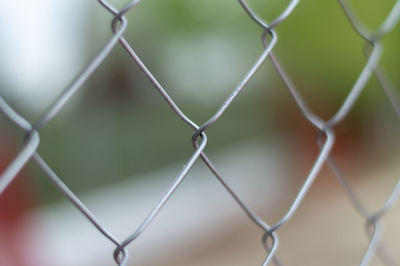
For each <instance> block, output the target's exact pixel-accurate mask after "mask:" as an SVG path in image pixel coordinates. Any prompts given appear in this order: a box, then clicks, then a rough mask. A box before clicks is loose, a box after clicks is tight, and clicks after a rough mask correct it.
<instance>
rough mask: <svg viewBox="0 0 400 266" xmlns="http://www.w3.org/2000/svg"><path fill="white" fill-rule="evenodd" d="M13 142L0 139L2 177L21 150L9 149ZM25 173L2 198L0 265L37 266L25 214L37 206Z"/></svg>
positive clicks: (20, 174) (0, 209) (0, 211)
mask: <svg viewBox="0 0 400 266" xmlns="http://www.w3.org/2000/svg"><path fill="white" fill-rule="evenodd" d="M9 139H10V138H7V137H5V136H4V135H0V173H2V172H3V171H4V170H5V168H6V167H7V166H8V165H9V163H10V162H11V161H12V160H13V156H15V155H16V154H17V153H18V150H17V149H15V148H12V147H10V145H9V144H8V142H7V140H9ZM30 181H31V180H30V179H29V176H28V173H27V171H26V170H22V171H21V172H20V173H19V174H18V176H17V177H16V178H15V179H14V180H13V182H12V183H11V184H10V185H9V187H8V188H7V189H6V190H5V191H4V192H3V193H2V194H1V195H0V265H1V266H33V265H38V264H36V263H35V259H34V258H33V257H32V256H31V254H32V252H31V251H30V241H29V239H28V238H29V236H28V235H27V234H26V233H27V230H26V225H25V224H24V214H25V213H26V212H27V211H28V210H30V209H31V208H32V207H33V206H34V205H35V202H36V201H35V199H34V198H35V197H34V191H33V186H31V185H30V184H29V182H30Z"/></svg>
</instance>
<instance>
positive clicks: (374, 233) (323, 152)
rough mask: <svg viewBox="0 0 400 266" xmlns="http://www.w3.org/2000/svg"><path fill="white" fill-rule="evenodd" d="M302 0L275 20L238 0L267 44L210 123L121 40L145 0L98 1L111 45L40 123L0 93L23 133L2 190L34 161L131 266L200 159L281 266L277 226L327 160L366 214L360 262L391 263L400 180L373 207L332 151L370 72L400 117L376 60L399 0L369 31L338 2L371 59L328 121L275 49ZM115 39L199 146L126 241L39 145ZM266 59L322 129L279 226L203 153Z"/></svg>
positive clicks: (0, 104)
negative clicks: (384, 230) (177, 98)
mask: <svg viewBox="0 0 400 266" xmlns="http://www.w3.org/2000/svg"><path fill="white" fill-rule="evenodd" d="M299 2H300V1H299V0H292V1H290V3H289V4H288V5H287V7H286V8H285V10H284V11H283V12H282V13H281V14H280V15H279V16H277V17H276V18H274V19H272V20H270V21H271V22H266V21H264V20H263V19H262V18H261V17H260V16H258V15H257V14H256V12H255V11H254V10H253V9H252V8H251V6H250V5H249V4H248V3H247V2H246V1H244V0H239V1H238V4H239V5H240V6H241V7H242V8H243V10H244V11H245V12H246V13H247V15H248V16H249V18H250V19H251V20H252V21H253V22H254V23H255V24H257V25H258V26H259V27H260V28H261V30H262V36H261V37H262V43H263V46H264V50H263V51H262V53H261V55H260V56H259V57H258V59H257V60H256V61H255V63H254V64H253V65H252V67H251V68H250V69H249V70H248V72H247V73H246V74H245V75H244V76H243V78H242V80H241V81H240V82H239V84H238V85H237V86H236V87H235V88H233V90H232V92H231V93H230V95H229V96H228V97H227V98H226V99H225V101H224V102H223V103H222V104H221V105H220V107H219V109H218V110H217V111H216V112H215V113H214V114H213V115H212V116H211V117H210V118H209V119H208V121H207V122H205V123H204V124H202V125H198V124H196V123H195V122H194V121H193V120H192V119H190V118H189V117H188V116H187V115H186V114H185V113H184V112H183V111H182V110H181V109H180V108H179V106H178V105H177V104H176V103H175V102H174V100H173V98H172V97H171V96H170V95H169V94H168V92H167V90H166V89H164V87H163V86H162V85H161V83H160V82H159V81H158V80H157V79H156V77H155V76H154V75H153V74H152V72H151V71H150V70H149V69H148V67H147V66H146V64H145V63H144V62H143V61H142V60H141V59H140V57H139V56H138V55H137V53H136V52H135V50H134V48H133V47H132V46H131V45H130V43H129V42H128V41H127V40H126V39H125V38H124V33H125V32H126V30H127V28H128V23H127V18H126V17H125V15H126V14H127V13H128V12H130V11H131V10H133V9H134V8H135V7H136V6H137V5H138V4H139V3H140V0H134V1H131V2H129V4H127V5H126V6H125V7H123V8H122V9H120V10H117V9H116V8H114V7H113V6H112V5H110V4H109V3H107V2H106V1H103V0H98V3H99V4H100V5H101V6H102V7H103V8H104V10H105V11H106V12H109V13H110V14H112V15H113V17H114V18H113V20H112V22H111V26H112V31H113V35H112V37H111V38H110V40H109V41H108V43H106V45H105V46H104V48H103V49H102V50H101V52H99V53H98V54H97V55H96V56H95V57H94V59H93V60H92V61H91V62H90V63H89V64H88V65H87V67H85V68H84V69H83V71H82V72H81V73H80V74H79V75H77V76H76V77H75V78H74V79H72V81H71V83H70V85H69V86H67V87H66V88H65V89H64V90H63V92H62V93H61V94H60V95H59V97H58V98H57V99H56V100H55V101H54V102H53V103H52V104H51V105H50V108H48V110H47V111H46V112H45V113H44V114H43V115H42V116H41V117H39V118H38V119H37V121H36V122H34V123H30V122H29V121H27V120H26V119H25V118H23V117H22V116H21V115H19V114H18V113H17V112H16V111H14V110H13V108H12V107H11V106H10V105H9V104H8V103H7V102H6V101H5V100H4V99H3V97H0V108H1V111H2V113H3V114H4V115H5V116H6V117H8V118H9V119H10V120H11V121H12V123H14V124H15V125H17V126H18V127H20V128H21V129H22V130H24V131H25V132H26V136H25V139H24V146H23V148H22V149H21V151H20V152H19V154H18V155H17V156H15V158H14V159H13V161H12V162H11V163H10V164H9V165H8V167H7V168H6V169H5V170H4V171H3V173H2V174H1V177H0V194H2V193H3V192H4V190H5V189H6V188H7V187H8V185H9V184H10V183H12V182H13V181H14V179H15V177H16V176H17V174H18V173H19V172H20V171H21V169H23V167H24V166H25V165H26V163H27V162H28V161H30V160H33V161H34V162H35V163H36V164H37V165H38V166H39V167H40V169H41V170H42V171H43V172H44V173H45V174H46V175H47V176H48V178H49V179H50V180H51V181H52V182H53V183H54V185H55V187H56V188H58V189H59V190H60V191H61V192H62V193H63V194H64V195H65V197H66V198H68V199H69V200H70V201H71V203H72V204H73V205H74V206H75V207H76V208H77V209H79V211H80V212H81V213H82V214H83V215H84V216H86V218H87V219H88V221H90V223H92V225H93V226H94V227H96V228H97V230H98V232H99V234H102V235H104V236H105V237H106V238H107V239H108V240H109V241H110V242H112V243H113V244H114V245H115V250H114V253H113V255H114V259H115V262H116V264H118V265H127V264H128V262H129V261H130V259H129V255H128V251H127V247H128V246H129V245H130V244H131V243H132V242H134V241H135V240H136V239H137V238H138V237H139V236H140V235H141V234H142V233H143V232H144V231H146V229H147V228H148V227H149V226H150V224H151V222H152V221H153V219H154V218H155V217H156V216H157V215H158V213H159V212H160V210H161V209H162V208H163V207H164V206H165V205H166V204H167V202H168V200H169V198H170V197H171V196H172V195H173V194H174V193H175V191H176V190H177V189H178V187H179V185H180V184H181V183H182V181H183V180H184V179H185V178H186V176H187V175H190V170H191V168H192V167H193V165H194V163H195V162H196V161H198V160H202V161H203V162H204V163H205V165H206V166H207V167H208V168H209V170H210V171H211V172H212V173H213V174H214V175H215V177H216V178H217V179H218V181H219V182H220V183H221V184H222V185H223V186H224V188H225V189H226V190H227V191H228V192H229V193H230V195H231V196H232V198H233V199H234V200H235V201H236V202H237V204H238V205H239V207H240V208H241V209H242V210H243V212H244V214H245V215H247V216H248V218H249V219H250V220H251V221H252V222H253V223H254V225H255V226H258V227H259V228H261V229H262V230H263V232H264V234H263V236H262V244H263V245H264V247H265V249H266V256H265V259H264V261H262V262H260V264H262V265H269V264H271V263H274V264H275V265H282V262H281V261H280V260H279V258H278V257H277V255H276V253H277V250H278V245H279V238H278V233H279V229H280V228H281V227H282V226H284V225H285V224H286V223H287V222H288V221H289V220H290V219H292V217H293V216H294V215H295V214H296V211H297V210H298V208H299V206H300V205H301V204H302V202H303V199H304V198H305V196H306V195H307V194H308V191H309V189H310V187H311V186H312V184H313V182H314V180H315V179H316V178H317V176H318V174H319V173H320V171H321V168H322V166H323V165H324V164H325V163H327V164H328V165H329V167H330V168H331V170H332V171H333V173H334V174H335V176H336V177H337V179H338V181H339V182H340V184H341V185H342V187H343V189H344V191H345V193H346V195H347V197H348V198H349V199H350V201H351V203H352V205H353V207H354V208H355V209H356V210H357V211H358V212H359V213H360V215H361V216H362V217H363V218H364V219H365V232H366V235H367V236H368V237H369V244H368V246H367V248H366V249H365V253H364V255H363V257H362V258H360V265H369V264H370V262H371V259H372V257H373V256H374V255H375V254H376V255H378V256H379V258H380V259H381V261H382V262H383V263H385V264H389V263H390V261H391V259H390V256H389V255H388V252H386V251H385V249H384V246H383V245H381V242H380V236H381V220H382V217H383V216H384V215H385V214H386V213H388V212H389V211H390V209H391V208H392V207H393V205H394V204H395V203H396V201H397V199H398V197H399V194H400V180H399V181H398V182H397V183H396V184H395V186H394V187H393V190H392V192H391V193H390V194H389V195H388V198H387V201H386V202H385V203H384V204H383V205H382V206H381V208H379V209H378V210H376V211H374V212H372V211H370V210H369V209H368V207H367V206H365V204H364V203H363V202H362V200H360V199H359V198H358V196H357V195H356V193H355V192H354V191H353V188H352V186H351V185H350V183H349V182H348V181H347V178H346V176H345V174H344V173H343V172H342V170H341V169H340V167H339V166H338V164H337V163H336V162H335V160H334V158H333V157H332V155H331V151H332V148H333V147H334V143H335V132H334V128H335V126H336V125H338V124H339V123H340V122H342V121H343V120H344V119H346V117H347V116H348V114H349V112H350V111H351V110H352V108H353V106H354V104H355V103H356V102H357V100H358V98H359V96H360V94H361V92H362V91H363V89H364V88H365V87H366V85H367V83H368V82H369V81H370V79H371V77H372V76H373V75H375V76H376V78H377V80H378V81H379V84H380V86H381V87H382V89H383V90H384V92H385V94H386V95H387V97H388V100H389V102H390V104H391V106H392V107H393V110H394V112H395V113H396V115H397V116H398V117H399V118H400V103H399V101H398V98H397V95H396V91H395V88H394V87H393V85H392V84H393V83H392V82H391V81H390V80H389V78H388V75H386V73H385V71H384V70H383V68H381V67H380V66H379V61H380V58H381V56H382V54H383V48H382V46H381V40H382V38H383V37H384V36H385V35H387V34H388V33H390V32H391V31H393V29H394V28H395V27H396V25H397V23H398V21H399V19H400V1H397V2H396V3H395V4H394V6H393V7H392V9H391V11H390V13H389V14H388V15H387V16H386V19H385V20H384V21H383V22H382V23H381V25H380V26H379V27H378V28H377V29H374V30H370V29H368V28H366V27H365V26H363V23H362V21H360V20H359V19H358V18H357V17H356V16H355V14H354V12H353V10H352V8H351V6H350V5H349V3H348V2H347V1H346V0H339V4H340V6H341V8H342V10H343V13H344V14H345V15H346V17H347V19H348V21H349V23H350V24H351V25H352V27H353V29H354V33H355V34H358V35H360V36H361V37H362V38H363V39H364V40H365V45H364V53H365V57H366V62H365V65H364V67H363V69H362V70H361V72H360V74H359V76H358V77H357V78H356V79H355V82H354V84H353V86H352V87H351V88H349V90H348V94H347V97H346V98H345V100H344V101H343V103H342V104H341V106H340V108H338V110H337V111H336V113H335V114H334V115H333V116H332V117H331V118H330V119H328V120H323V119H322V118H320V117H319V116H318V115H317V114H315V113H314V112H313V111H312V110H311V109H310V107H309V106H308V104H307V102H306V101H305V100H304V99H303V97H302V96H301V94H300V92H299V90H298V89H297V88H296V86H295V84H294V82H293V81H292V80H291V78H290V75H289V74H288V73H287V72H286V71H285V70H284V68H283V66H282V64H281V63H280V60H279V59H278V58H277V57H276V56H275V54H274V52H273V50H274V47H275V46H276V45H277V44H278V37H277V34H276V30H278V29H279V25H280V24H281V23H282V22H283V21H284V20H286V19H287V18H288V17H289V16H290V15H291V14H292V13H293V12H294V11H295V10H296V7H297V5H298V4H299ZM118 43H119V44H120V45H121V46H122V47H123V49H124V50H125V51H126V54H127V55H128V56H129V57H130V58H131V59H132V60H133V61H134V62H135V63H136V64H137V65H138V66H139V68H140V69H141V70H142V71H143V73H144V74H145V75H146V76H147V78H148V80H149V82H151V83H152V84H153V85H154V87H155V88H156V90H157V91H158V93H159V94H160V95H161V96H162V97H163V98H164V100H165V102H166V103H167V104H168V105H169V106H170V108H171V109H172V110H173V111H174V112H175V114H176V115H177V116H178V117H179V118H180V119H181V120H182V121H183V122H184V123H186V124H187V125H188V126H189V127H190V128H192V129H193V131H194V133H193V136H192V145H193V148H194V151H193V154H192V155H191V157H190V158H189V159H188V160H187V162H186V163H185V166H184V168H183V169H182V170H181V171H180V172H179V173H178V174H177V175H176V177H175V179H174V181H173V182H172V183H171V184H170V186H169V187H168V188H167V189H166V191H165V193H164V194H163V195H162V196H161V197H160V199H159V201H158V202H157V204H156V205H155V206H154V207H153V209H151V210H149V213H148V215H147V217H146V218H145V219H144V220H143V222H142V223H141V224H140V226H139V227H138V228H136V230H134V231H133V232H132V234H130V235H128V236H126V238H125V239H122V240H119V239H117V238H116V237H115V236H113V234H112V233H111V232H109V231H108V230H107V229H106V228H105V227H104V226H103V225H102V224H101V223H100V222H99V221H98V220H97V218H96V216H95V215H93V214H92V213H91V211H90V210H89V209H88V208H87V207H86V206H85V204H84V203H83V202H81V200H80V199H79V198H78V197H77V196H75V194H74V192H73V191H71V190H70V189H69V187H68V186H67V185H65V184H64V183H63V181H62V179H61V178H60V177H59V175H58V174H56V173H55V172H54V171H53V170H52V168H51V167H50V166H49V165H48V163H47V162H46V161H45V160H44V159H43V158H42V157H41V156H40V155H39V153H38V152H37V149H38V147H39V131H40V129H41V128H42V127H44V126H46V124H48V123H49V122H50V121H51V120H52V119H53V118H54V117H56V116H57V115H58V114H59V113H60V111H61V110H62V109H63V107H64V106H65V104H66V103H67V102H68V101H70V99H71V97H73V95H74V94H75V93H76V92H77V91H78V90H79V89H80V88H81V87H82V85H83V84H84V83H85V82H86V81H87V80H88V78H89V77H90V76H91V75H92V74H93V73H94V72H95V71H96V70H97V69H98V67H99V66H100V64H102V62H103V61H104V60H105V58H107V57H108V56H109V54H110V52H111V51H112V50H113V49H114V48H115V47H116V46H117V45H118ZM268 59H269V60H270V62H271V63H272V64H273V66H274V67H275V69H276V72H277V73H278V74H279V76H280V77H281V79H282V80H283V82H284V84H285V85H286V87H287V89H288V90H289V92H290V94H291V96H292V97H293V99H294V101H295V102H296V104H297V106H298V108H299V111H300V112H301V113H302V115H303V116H304V117H305V118H306V119H307V120H308V121H309V123H311V125H313V126H314V127H315V128H316V129H317V130H318V132H319V133H318V135H317V137H316V142H317V143H318V145H319V147H320V152H319V154H318V156H317V157H316V158H315V161H314V164H313V166H312V167H311V169H310V171H309V172H308V173H306V174H305V179H304V183H303V185H302V186H301V187H300V189H299V191H298V192H297V195H296V196H295V198H294V199H293V201H292V203H291V205H290V207H289V208H288V210H287V211H286V212H285V214H284V215H283V216H282V217H281V218H280V219H279V220H278V222H276V223H275V224H269V223H268V219H264V218H261V216H260V215H259V214H258V213H256V212H255V211H253V210H252V209H251V208H250V207H249V206H248V205H247V204H246V202H244V201H243V200H242V198H241V197H240V196H239V195H238V194H236V192H235V191H234V190H233V189H232V188H231V187H230V185H229V184H228V182H227V181H226V180H225V178H224V177H223V176H222V175H221V174H220V173H219V171H218V169H217V167H216V166H215V165H214V164H213V162H212V161H211V160H210V159H209V157H208V156H207V155H206V153H205V151H204V149H205V147H206V145H207V135H206V131H207V130H208V129H209V128H210V127H212V126H213V125H214V124H215V123H217V122H218V120H219V119H220V118H221V117H222V116H223V115H224V112H225V111H226V110H227V109H228V108H229V107H230V106H231V104H232V103H233V101H234V100H235V99H236V98H237V97H238V96H239V93H240V92H241V91H242V90H243V89H245V88H246V86H247V84H248V82H249V81H250V80H251V79H252V78H253V76H254V75H255V74H256V72H257V71H258V70H259V68H260V66H261V65H262V64H263V63H264V62H265V61H266V60H268Z"/></svg>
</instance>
